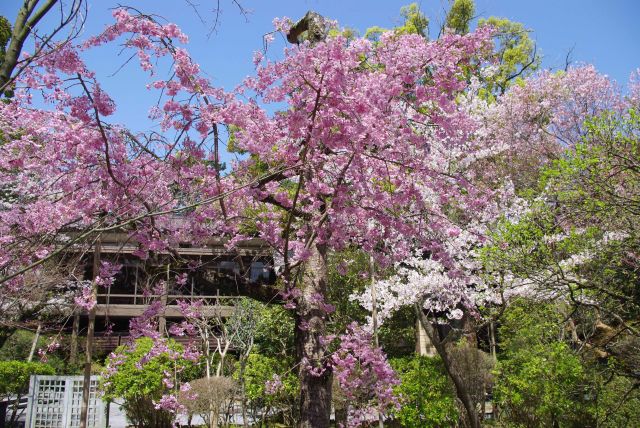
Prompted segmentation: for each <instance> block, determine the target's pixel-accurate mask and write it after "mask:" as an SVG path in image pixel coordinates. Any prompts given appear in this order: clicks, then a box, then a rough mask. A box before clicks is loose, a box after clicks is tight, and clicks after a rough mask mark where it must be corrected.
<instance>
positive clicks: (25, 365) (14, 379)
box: [0, 361, 55, 426]
mask: <svg viewBox="0 0 640 428" xmlns="http://www.w3.org/2000/svg"><path fill="white" fill-rule="evenodd" d="M36 374H39V375H53V374H55V369H54V368H53V367H51V366H50V365H48V364H44V363H33V362H26V361H0V397H1V398H2V399H5V400H10V399H15V402H16V403H17V402H19V401H20V399H21V398H22V397H23V396H24V395H25V394H27V393H28V392H29V379H30V378H31V375H36ZM18 416H19V412H18V408H17V406H14V409H13V412H12V413H11V417H10V419H9V421H8V422H9V426H13V424H14V423H15V422H16V420H17V418H18Z"/></svg>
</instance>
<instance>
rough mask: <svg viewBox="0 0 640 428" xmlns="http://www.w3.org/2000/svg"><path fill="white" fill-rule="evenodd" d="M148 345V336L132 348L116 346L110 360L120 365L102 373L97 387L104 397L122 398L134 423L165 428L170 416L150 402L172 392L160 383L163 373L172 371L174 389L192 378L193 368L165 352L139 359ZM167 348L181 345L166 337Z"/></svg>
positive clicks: (193, 374)
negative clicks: (110, 371) (114, 369)
mask: <svg viewBox="0 0 640 428" xmlns="http://www.w3.org/2000/svg"><path fill="white" fill-rule="evenodd" d="M152 347H153V340H152V339H151V338H148V337H143V338H140V339H138V340H136V342H135V345H134V346H133V348H131V347H128V346H126V345H123V346H120V347H118V348H117V349H116V350H115V354H116V357H111V360H112V363H113V361H114V360H115V359H118V360H120V359H121V360H122V364H119V365H118V370H117V371H116V372H115V373H105V374H106V375H105V376H104V377H103V379H102V381H101V384H100V389H101V390H102V391H103V393H104V399H105V400H114V399H122V400H124V405H123V408H124V411H125V413H126V415H127V418H128V419H129V421H131V422H132V423H133V424H134V425H136V426H140V427H143V426H144V427H157V428H168V427H171V426H172V423H173V417H174V415H173V414H172V413H170V412H167V411H164V410H157V409H155V406H154V403H153V402H154V401H157V400H159V399H160V398H161V397H162V396H163V395H164V394H169V393H172V392H175V391H174V390H172V389H171V388H169V387H167V386H166V385H165V384H164V382H163V380H164V378H165V372H168V373H173V374H174V377H175V378H174V379H173V383H174V384H175V385H176V388H177V386H179V384H180V383H181V382H182V381H187V380H190V379H192V378H194V377H196V376H195V367H194V365H193V363H192V362H190V361H187V360H184V359H177V360H173V359H171V358H170V357H169V355H167V354H166V353H163V354H160V355H158V356H155V357H153V358H151V359H149V360H148V361H144V362H143V358H146V357H147V355H148V354H149V352H150V351H151V349H152ZM168 347H169V349H170V350H171V351H176V352H181V351H182V346H180V345H179V344H178V343H176V342H175V341H173V340H169V342H168Z"/></svg>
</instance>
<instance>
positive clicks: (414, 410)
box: [390, 357, 458, 428]
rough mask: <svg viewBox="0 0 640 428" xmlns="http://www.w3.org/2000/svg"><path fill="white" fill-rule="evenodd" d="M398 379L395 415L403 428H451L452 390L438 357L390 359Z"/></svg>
mask: <svg viewBox="0 0 640 428" xmlns="http://www.w3.org/2000/svg"><path fill="white" fill-rule="evenodd" d="M390 362H391V365H392V367H393V369H394V370H395V371H396V372H397V373H398V375H399V377H400V381H401V383H400V385H398V386H397V387H396V389H395V392H396V393H397V394H399V395H400V396H401V400H402V401H401V404H402V407H401V409H400V410H399V411H398V412H397V413H396V414H395V418H396V420H398V421H399V422H400V423H401V424H402V426H404V427H411V428H413V427H415V428H423V427H424V428H427V427H455V426H457V422H458V409H457V407H456V403H455V394H454V391H453V386H452V385H451V382H450V381H449V378H448V376H447V374H446V372H445V369H444V365H443V364H442V360H440V358H438V357H434V358H432V357H408V358H396V359H392V360H391V361H390Z"/></svg>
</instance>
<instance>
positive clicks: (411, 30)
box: [364, 3, 429, 41]
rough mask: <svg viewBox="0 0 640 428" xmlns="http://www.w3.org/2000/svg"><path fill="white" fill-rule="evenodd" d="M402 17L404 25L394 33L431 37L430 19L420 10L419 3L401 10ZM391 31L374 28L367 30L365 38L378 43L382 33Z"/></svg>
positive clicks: (395, 28) (396, 28) (394, 29)
mask: <svg viewBox="0 0 640 428" xmlns="http://www.w3.org/2000/svg"><path fill="white" fill-rule="evenodd" d="M400 16H401V17H402V25H400V26H398V27H394V28H393V31H394V32H395V33H397V34H419V35H420V36H422V37H429V18H427V17H426V16H425V14H424V13H422V11H421V10H420V6H418V4H417V3H411V4H409V5H407V6H402V7H401V8H400ZM387 31H389V30H387V29H385V28H382V27H378V26H373V27H369V28H367V31H366V32H365V33H364V37H365V38H366V39H369V40H373V41H378V40H379V39H380V36H381V35H382V33H385V32H387Z"/></svg>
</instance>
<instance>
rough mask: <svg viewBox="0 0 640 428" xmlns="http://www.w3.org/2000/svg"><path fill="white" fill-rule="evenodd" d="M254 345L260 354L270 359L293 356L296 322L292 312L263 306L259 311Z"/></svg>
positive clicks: (271, 306) (279, 307)
mask: <svg viewBox="0 0 640 428" xmlns="http://www.w3.org/2000/svg"><path fill="white" fill-rule="evenodd" d="M256 318H257V324H256V330H255V337H254V343H255V347H256V348H257V350H258V352H259V353H260V354H262V355H265V356H269V357H278V358H287V357H288V356H290V355H293V351H294V344H293V333H294V329H295V326H294V321H293V315H292V314H291V311H288V310H286V309H284V308H283V307H281V306H276V305H262V306H261V307H260V309H259V310H258V315H257V317H256Z"/></svg>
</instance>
